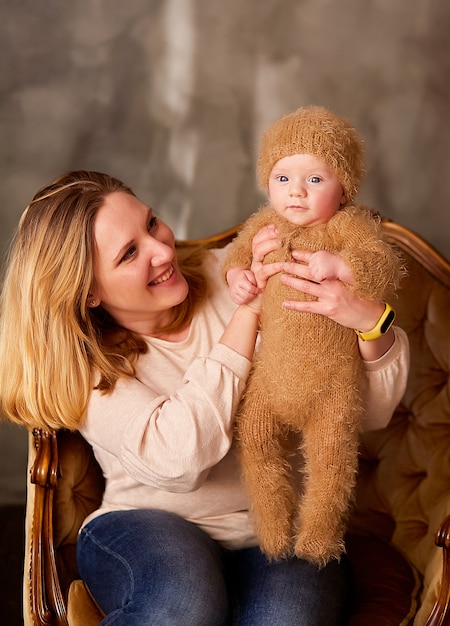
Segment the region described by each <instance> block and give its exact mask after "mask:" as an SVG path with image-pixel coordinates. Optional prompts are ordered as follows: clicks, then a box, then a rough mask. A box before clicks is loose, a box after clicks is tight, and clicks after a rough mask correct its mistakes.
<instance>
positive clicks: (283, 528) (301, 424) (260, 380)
mask: <svg viewBox="0 0 450 626" xmlns="http://www.w3.org/2000/svg"><path fill="white" fill-rule="evenodd" d="M363 174H364V166H363V151H362V144H361V141H360V139H359V137H358V135H357V133H356V131H355V130H354V129H353V128H352V127H351V126H350V125H349V124H348V122H347V121H346V120H344V119H342V118H340V117H338V116H336V115H334V114H333V113H331V112H330V111H328V110H326V109H325V108H323V107H316V106H311V107H307V108H301V109H298V110H297V111H295V112H294V113H292V114H290V115H286V116H284V117H282V118H281V119H279V120H278V121H276V122H275V123H274V124H273V125H272V126H270V127H269V128H268V129H267V130H266V132H265V133H264V134H263V137H262V142H261V148H260V154H259V160H258V178H259V183H260V186H261V188H263V189H265V190H268V193H269V199H270V204H269V205H268V206H266V207H263V208H262V209H260V210H259V211H258V212H256V213H254V214H253V215H252V216H251V217H250V218H249V219H248V220H247V222H246V223H245V224H244V225H243V227H242V229H241V230H240V232H239V234H238V236H237V237H236V239H235V240H234V242H233V243H232V244H231V247H230V250H229V252H228V254H227V257H226V260H225V265H224V273H225V275H226V279H227V282H228V284H229V288H230V294H231V297H232V298H233V300H234V301H235V302H236V303H244V302H246V301H249V300H250V299H252V298H253V297H254V293H256V291H255V289H256V282H255V278H254V274H253V272H252V271H251V269H250V267H251V264H252V261H253V262H264V263H265V262H267V263H272V262H276V261H294V260H295V259H294V258H293V256H292V254H291V253H292V251H293V250H308V251H312V255H311V257H310V258H309V260H308V266H309V269H310V270H311V272H312V276H313V279H314V280H315V281H317V282H321V281H323V280H326V279H336V278H337V279H340V280H342V281H343V282H345V283H347V284H348V287H349V289H352V290H355V291H356V292H357V293H358V294H360V295H361V296H362V297H369V298H372V299H374V300H376V301H379V302H384V301H386V300H387V299H389V298H390V297H392V294H393V293H394V292H395V290H396V289H397V287H398V283H399V281H400V277H401V274H402V267H401V261H400V258H399V256H398V254H397V253H396V252H395V251H394V249H393V248H392V247H391V246H390V245H389V244H388V243H387V242H385V241H384V240H383V234H382V228H381V224H380V220H379V218H377V217H375V216H374V215H373V214H372V212H371V211H370V210H369V209H367V208H365V207H363V206H350V205H351V203H352V202H353V199H354V197H355V195H356V194H357V192H358V188H359V185H360V182H361V179H362V177H363ZM268 225H274V226H275V228H276V229H277V232H278V236H279V239H280V240H281V246H280V247H279V248H278V249H277V250H276V251H274V252H271V253H269V254H267V255H266V256H265V258H264V259H252V240H253V237H254V236H255V235H256V233H258V232H259V231H260V230H261V229H262V228H263V227H264V226H268ZM295 299H297V300H298V299H314V298H313V297H312V296H308V295H306V294H301V293H299V292H298V291H297V290H294V289H291V288H289V287H287V286H286V285H283V283H282V282H281V281H280V277H279V276H273V277H272V278H270V279H269V281H268V284H267V287H266V289H265V292H264V296H263V309H262V315H261V344H260V348H259V350H258V352H257V355H256V357H255V361H254V364H253V369H252V373H251V376H250V379H249V382H248V386H247V389H246V392H245V394H244V397H243V400H242V403H241V407H240V411H239V414H238V418H237V438H238V442H239V450H240V455H241V461H242V467H243V474H244V479H245V481H246V484H247V487H248V491H249V495H250V499H251V502H252V508H253V512H254V517H255V525H256V532H257V534H258V536H259V540H260V545H261V549H262V550H263V551H264V552H265V553H266V554H267V555H268V556H269V557H271V558H282V557H283V556H286V555H288V554H291V553H292V551H294V553H295V554H296V555H297V556H298V557H301V558H305V559H307V560H309V561H310V562H313V563H316V564H317V565H318V566H319V567H321V566H324V565H325V564H326V563H327V562H328V561H329V560H330V559H331V558H336V559H339V558H340V555H341V554H342V552H343V551H344V549H345V546H344V539H343V538H344V532H345V526H346V521H347V517H348V514H349V508H350V504H351V500H352V494H353V488H354V484H355V479H356V472H357V457H358V433H359V424H360V420H361V417H362V414H363V407H364V394H365V381H366V375H365V371H364V367H363V365H362V363H361V358H360V356H359V351H358V342H357V335H356V334H355V331H353V330H352V329H349V328H346V327H344V326H341V325H339V324H337V323H335V322H333V321H332V320H330V319H329V318H327V317H324V316H321V315H317V314H312V313H304V312H299V311H293V310H289V309H287V308H286V307H283V306H282V303H283V302H285V301H287V300H295ZM394 316H395V314H394V312H393V310H392V309H391V307H390V306H389V305H388V304H386V305H385V312H384V314H383V316H382V318H381V319H380V321H379V323H378V324H377V326H376V327H375V329H374V330H373V331H372V332H369V333H367V334H366V335H364V334H363V333H359V334H360V335H361V336H362V338H363V339H367V340H370V339H376V338H377V337H379V336H380V335H381V333H385V332H387V330H388V329H389V327H390V326H391V324H392V322H393V319H394ZM356 332H358V331H356ZM291 431H295V432H297V433H300V448H301V452H302V458H303V466H302V467H301V468H298V467H291V464H290V462H289V456H290V455H289V454H288V452H287V449H286V443H287V440H288V435H289V434H290V432H291ZM292 458H295V456H292ZM299 469H301V472H302V477H303V483H302V488H301V493H299V492H298V490H297V489H296V486H295V479H294V476H295V473H296V472H298V470H299Z"/></svg>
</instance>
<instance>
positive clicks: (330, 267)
mask: <svg viewBox="0 0 450 626" xmlns="http://www.w3.org/2000/svg"><path fill="white" fill-rule="evenodd" d="M308 268H309V270H310V273H311V278H312V280H313V281H314V282H316V283H321V282H322V281H324V280H340V281H341V282H343V283H347V284H348V285H352V284H353V283H354V277H353V272H352V270H351V268H350V267H349V266H348V265H347V263H346V262H345V261H344V259H342V258H341V257H339V256H337V255H336V254H332V253H331V252H327V251H326V250H319V251H318V252H314V253H313V254H312V255H311V256H310V257H309V260H308Z"/></svg>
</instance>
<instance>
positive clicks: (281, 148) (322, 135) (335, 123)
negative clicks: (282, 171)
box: [257, 106, 365, 203]
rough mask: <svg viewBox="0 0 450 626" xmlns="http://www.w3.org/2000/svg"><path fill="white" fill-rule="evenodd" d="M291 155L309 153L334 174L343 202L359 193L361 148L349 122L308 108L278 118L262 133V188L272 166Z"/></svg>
mask: <svg viewBox="0 0 450 626" xmlns="http://www.w3.org/2000/svg"><path fill="white" fill-rule="evenodd" d="M293 154H311V155H313V156H315V157H317V158H319V159H321V160H323V161H325V163H326V164H327V165H328V166H329V167H330V168H331V169H332V170H333V171H334V172H335V174H336V176H337V177H338V178H339V181H340V183H341V185H342V187H343V189H344V193H345V197H346V202H347V203H350V202H352V201H353V199H354V198H355V196H356V194H357V193H358V190H359V186H360V184H361V180H362V178H363V176H364V173H365V170H364V160H363V146H362V141H361V139H360V137H359V136H358V134H357V132H356V130H355V129H354V128H353V127H352V126H351V125H350V123H349V122H348V121H347V120H346V119H344V118H342V117H339V116H338V115H336V114H334V113H332V112H331V111H328V110H327V109H325V108H324V107H320V106H309V107H305V108H300V109H297V111H295V112H294V113H290V114H289V115H285V116H284V117H281V118H280V119H278V120H277V121H276V122H274V123H273V124H272V125H271V126H269V127H268V128H267V129H266V131H265V132H264V133H263V135H262V138H261V147H260V152H259V158H258V163H257V177H258V183H259V186H260V187H261V189H266V190H267V188H268V184H269V176H270V173H271V171H272V168H273V166H274V165H275V163H277V162H278V161H279V160H280V159H282V158H284V157H286V156H292V155H293Z"/></svg>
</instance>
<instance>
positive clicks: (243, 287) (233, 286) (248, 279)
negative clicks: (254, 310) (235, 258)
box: [227, 268, 261, 304]
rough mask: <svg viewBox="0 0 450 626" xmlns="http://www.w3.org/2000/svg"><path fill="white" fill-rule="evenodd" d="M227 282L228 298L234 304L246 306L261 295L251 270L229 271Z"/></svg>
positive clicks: (237, 269) (238, 269)
mask: <svg viewBox="0 0 450 626" xmlns="http://www.w3.org/2000/svg"><path fill="white" fill-rule="evenodd" d="M227 282H228V287H229V292H230V297H231V299H232V300H233V302H234V303H235V304H248V303H249V302H251V301H252V300H253V299H254V298H255V297H256V296H257V295H258V294H260V293H261V289H259V288H258V286H257V284H256V278H255V275H254V273H253V272H252V271H251V270H244V269H240V268H234V269H231V270H229V271H228V272H227Z"/></svg>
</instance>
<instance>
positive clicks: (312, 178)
mask: <svg viewBox="0 0 450 626" xmlns="http://www.w3.org/2000/svg"><path fill="white" fill-rule="evenodd" d="M309 180H310V182H311V183H320V178H319V177H318V176H311V178H310V179H309Z"/></svg>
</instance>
